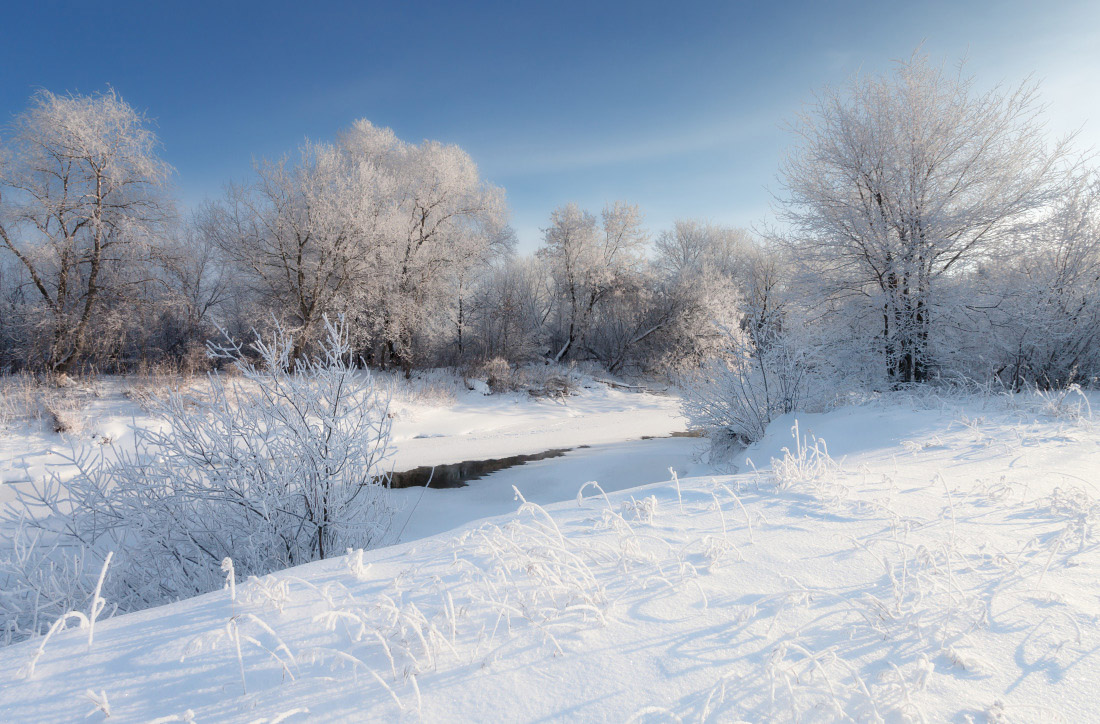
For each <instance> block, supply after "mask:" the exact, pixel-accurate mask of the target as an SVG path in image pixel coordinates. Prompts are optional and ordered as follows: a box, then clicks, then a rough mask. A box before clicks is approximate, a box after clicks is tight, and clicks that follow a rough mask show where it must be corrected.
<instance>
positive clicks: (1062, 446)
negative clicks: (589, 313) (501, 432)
mask: <svg viewBox="0 0 1100 724" xmlns="http://www.w3.org/2000/svg"><path fill="white" fill-rule="evenodd" d="M1049 412H1052V413H1054V414H1053V415H1051V414H1048V413H1049ZM1063 413H1064V411H1063V410H1053V411H1046V412H1044V411H1040V410H1038V409H1030V408H1023V409H1010V408H1009V407H1007V406H1006V404H1005V403H1004V402H1003V401H994V402H988V403H984V402H981V401H977V402H970V403H967V404H966V405H955V404H953V403H947V404H944V405H942V406H937V407H936V408H935V409H920V410H914V409H912V408H911V407H910V406H902V405H891V406H887V405H877V406H867V407H860V408H847V409H842V410H838V411H835V412H831V413H828V414H824V415H801V416H799V421H798V423H799V429H800V431H801V433H802V434H803V435H806V436H810V435H817V436H818V437H820V438H822V439H824V440H826V441H827V442H828V451H829V454H830V455H831V459H825V458H823V457H818V458H815V457H814V456H813V455H807V456H804V457H803V458H802V459H800V460H791V459H790V458H788V459H786V461H785V462H782V463H781V464H778V465H776V466H774V468H773V467H772V466H770V465H769V461H770V460H771V459H772V458H773V457H777V458H782V452H781V448H782V447H783V446H792V445H793V442H792V440H791V438H790V427H791V425H792V424H793V420H782V421H780V422H778V423H776V424H775V425H773V427H772V428H771V431H770V434H769V436H768V437H767V439H765V440H764V441H762V442H761V443H760V444H759V445H757V446H754V448H752V449H750V450H749V451H747V456H748V457H749V458H751V459H752V461H753V464H752V465H750V464H748V463H747V461H745V460H741V461H739V464H740V465H741V466H742V467H741V469H742V470H747V471H748V472H743V473H740V474H738V475H732V476H721V477H709V476H705V477H698V478H691V479H684V480H680V481H679V484H678V485H677V484H675V483H673V482H661V483H656V484H653V485H649V486H646V487H643V488H639V489H634V490H624V491H621V492H619V493H611V494H609V495H608V496H607V497H604V496H602V495H601V494H600V493H599V491H598V490H596V489H594V488H592V487H589V488H588V489H586V490H585V497H584V500H583V502H581V503H578V502H577V501H570V502H567V503H559V504H556V505H552V506H549V507H547V508H541V507H538V506H534V505H524V506H522V507H520V508H519V511H518V512H517V513H513V514H510V515H507V516H503V517H498V518H493V519H489V520H485V521H482V522H478V523H475V524H471V525H469V526H467V527H466V528H465V529H463V530H460V531H457V532H453V533H448V534H443V535H439V536H435V537H431V538H426V539H424V540H421V541H413V542H410V543H404V544H401V545H398V546H394V547H391V548H387V549H383V550H379V551H374V552H370V553H366V554H362V555H358V554H357V555H353V556H351V557H347V558H341V559H336V560H329V561H324V562H319V563H315V564H311V565H307V566H303V567H300V568H297V569H293V570H290V571H286V572H282V573H279V574H276V575H273V576H270V577H268V578H265V579H264V580H262V581H252V582H243V581H242V582H238V583H237V585H236V588H235V600H234V592H233V591H231V590H225V591H220V592H215V593H212V594H208V595H206V596H201V597H198V598H195V599H192V600H188V601H183V602H180V603H177V604H173V605H170V606H165V607H162V608H158V609H154V610H149V611H145V612H141V613H137V614H132V615H127V616H121V617H118V618H114V619H109V620H101V621H99V622H98V623H97V624H96V626H95V630H94V641H93V643H92V644H91V645H90V646H89V635H88V631H87V630H68V631H63V632H61V633H59V634H57V635H56V636H54V637H53V638H52V639H51V640H49V641H48V642H46V643H45V645H44V646H42V647H41V651H42V653H41V655H40V656H39V657H38V658H37V661H36V664H35V666H34V672H33V675H31V674H30V672H29V668H30V667H29V662H30V661H31V660H32V659H34V658H35V652H36V651H37V650H39V648H40V646H41V642H37V641H35V642H26V643H24V644H20V645H16V646H12V647H8V648H6V649H3V650H0V711H3V712H4V719H5V720H11V721H69V720H77V719H80V718H82V717H83V716H84V715H85V713H88V712H94V713H93V714H92V715H91V716H89V718H88V719H87V721H100V720H103V719H104V716H105V715H104V712H103V710H104V709H109V711H110V713H111V717H110V720H111V721H150V720H156V719H157V718H158V717H163V718H162V719H160V721H183V720H192V719H193V720H194V721H201V722H205V721H242V722H248V721H276V720H280V717H283V719H282V720H285V721H340V720H346V721H364V720H373V721H398V720H417V719H420V720H424V721H484V720H486V719H492V720H500V721H545V720H567V721H569V720H572V721H624V720H629V719H631V718H632V717H634V718H635V719H636V720H643V721H650V720H652V721H668V720H676V719H680V720H685V721H701V720H702V721H734V720H737V719H745V720H751V721H757V720H769V719H779V720H789V719H795V718H800V717H801V718H804V719H807V720H815V719H825V720H829V719H835V718H840V717H841V714H844V715H846V716H850V717H852V718H855V719H857V720H877V719H883V720H901V719H904V718H909V719H913V720H922V719H923V720H926V721H964V720H965V719H966V718H967V717H972V718H973V719H975V720H978V721H981V720H983V718H984V719H987V720H998V721H999V720H1002V719H1000V718H998V717H1003V718H1006V719H1007V720H1011V721H1017V720H1019V721H1057V720H1063V721H1073V722H1077V721H1089V720H1096V719H1098V718H1100V710H1098V708H1097V705H1096V704H1095V703H1094V701H1095V696H1094V695H1095V692H1096V690H1097V688H1098V687H1100V662H1098V659H1097V657H1098V656H1100V652H1098V647H1100V598H1098V596H1097V588H1096V580H1097V575H1098V573H1100V570H1098V568H1100V556H1098V551H1097V539H1096V537H1095V533H1094V531H1093V527H1094V526H1095V524H1096V522H1097V521H1098V520H1100V503H1098V502H1097V501H1098V499H1100V491H1098V490H1097V482H1098V481H1097V471H1100V431H1098V430H1097V429H1096V427H1095V426H1094V425H1093V424H1092V423H1091V422H1089V421H1087V420H1080V419H1076V418H1074V416H1073V415H1069V414H1063ZM809 444H811V445H812V439H811V440H810V442H809ZM817 449H818V450H821V449H822V448H821V447H820V446H818V448H817ZM547 462H553V461H547ZM754 466H755V467H756V468H757V469H758V471H757V472H753V471H752V468H753V467H754ZM517 470H518V469H517ZM773 471H778V473H779V474H778V475H777V474H776V472H773ZM474 485H476V483H475V484H474ZM472 489H473V486H471V488H467V489H464V490H459V491H454V492H455V494H456V495H461V494H462V493H463V492H470V491H471V490H472ZM521 492H522V488H521ZM520 502H521V501H517V502H516V503H515V505H517V506H519V505H520ZM238 645H239V650H240V654H239V656H238V653H237V651H238Z"/></svg>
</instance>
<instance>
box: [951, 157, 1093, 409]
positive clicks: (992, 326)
mask: <svg viewBox="0 0 1100 724" xmlns="http://www.w3.org/2000/svg"><path fill="white" fill-rule="evenodd" d="M958 293H959V294H960V296H962V295H964V294H965V296H966V299H965V300H964V301H963V303H962V306H961V312H960V314H959V315H958V316H959V317H960V318H959V319H958V320H957V325H958V327H959V329H960V330H961V334H959V335H958V337H959V338H958V339H957V340H956V343H957V345H958V346H959V347H960V348H962V349H963V350H964V353H965V354H966V356H967V359H965V360H963V361H961V364H967V365H969V366H970V367H973V368H975V369H974V370H973V373H974V374H975V375H976V376H977V375H981V374H983V373H984V374H992V375H993V376H994V377H995V378H996V379H999V380H1000V381H1001V382H1002V383H1004V384H1005V385H1006V386H1007V387H1009V388H1010V389H1014V390H1018V389H1020V388H1021V387H1022V386H1023V385H1038V386H1040V387H1044V388H1050V387H1064V386H1066V385H1068V384H1071V383H1074V382H1080V383H1086V384H1088V383H1094V382H1095V381H1096V380H1097V379H1098V378H1100V179H1098V178H1097V176H1096V174H1095V173H1092V174H1085V175H1081V176H1080V177H1078V178H1077V179H1076V182H1075V184H1074V185H1073V187H1072V188H1071V190H1070V191H1069V192H1068V193H1066V194H1065V195H1064V196H1063V197H1062V198H1061V199H1059V201H1058V202H1057V203H1056V204H1055V205H1054V206H1053V207H1052V208H1051V209H1050V210H1049V211H1048V212H1047V213H1045V214H1043V215H1042V216H1041V217H1039V218H1038V219H1036V220H1035V222H1034V223H1032V224H1029V225H1027V226H1026V227H1024V228H1022V229H1020V230H1019V231H1018V233H1017V234H1015V235H1014V238H1013V239H1012V240H1011V242H1010V243H1008V244H1006V245H1005V248H1004V250H1003V253H1002V254H1001V255H999V256H998V257H997V258H996V259H994V260H992V261H991V262H990V263H988V264H985V265H983V266H982V267H981V268H980V269H979V270H977V272H975V273H974V274H973V275H972V277H971V278H969V279H967V280H966V284H965V289H964V290H963V291H961V292H958ZM983 361H984V365H983V364H982V362H983ZM983 366H984V367H985V369H982V367H983Z"/></svg>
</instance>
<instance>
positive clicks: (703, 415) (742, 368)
mask: <svg viewBox="0 0 1100 724" xmlns="http://www.w3.org/2000/svg"><path fill="white" fill-rule="evenodd" d="M725 336H726V341H727V344H726V345H725V350H724V353H723V354H721V355H718V356H716V357H715V358H713V359H711V360H710V361H708V362H706V363H705V364H704V365H703V366H702V367H701V368H700V369H699V370H696V371H694V372H690V373H687V374H685V375H684V377H683V378H682V379H681V380H680V385H681V387H682V388H683V389H684V401H683V408H684V414H685V416H686V417H687V418H688V421H689V423H690V425H691V427H693V428H702V429H704V430H707V431H708V433H709V434H710V436H711V437H712V439H714V441H715V442H719V440H718V438H726V440H729V439H730V438H732V439H735V440H738V441H740V442H742V443H752V442H755V441H757V440H759V439H760V438H761V437H763V435H764V431H765V429H767V426H768V423H769V422H771V421H772V420H773V419H774V418H776V417H778V416H779V415H784V414H786V413H788V412H793V411H795V410H796V409H798V407H799V404H800V402H801V401H802V398H803V397H804V396H805V394H806V387H807V379H806V366H805V364H804V363H803V360H802V359H801V356H800V355H799V354H798V353H797V352H796V351H795V350H794V349H793V348H792V347H791V345H789V344H788V342H787V340H785V339H784V338H783V337H782V336H781V335H779V334H778V333H774V332H769V333H767V334H765V333H764V331H761V332H760V333H758V334H757V335H756V338H757V340H759V341H758V342H754V341H753V339H752V337H751V336H750V335H749V334H747V333H745V332H743V331H742V330H740V329H727V330H726V331H725ZM717 447H720V446H716V448H717Z"/></svg>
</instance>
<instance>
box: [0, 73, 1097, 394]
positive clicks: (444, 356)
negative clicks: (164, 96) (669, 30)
mask: <svg viewBox="0 0 1100 724" xmlns="http://www.w3.org/2000/svg"><path fill="white" fill-rule="evenodd" d="M1044 123H1045V109H1044V107H1043V105H1042V104H1041V102H1040V100H1039V97H1038V93H1037V88H1036V86H1034V85H1033V84H1030V83H1024V84H1021V85H1019V86H1016V87H1008V88H1005V87H996V88H993V89H991V90H986V91H981V90H978V89H977V87H976V86H975V84H974V81H973V80H972V79H971V78H968V77H966V76H965V74H964V73H963V72H962V70H961V69H960V70H958V71H952V70H949V69H946V68H945V67H943V66H939V65H936V64H934V63H932V62H931V61H930V60H929V59H928V58H926V57H924V56H921V55H919V54H917V55H914V56H913V57H911V58H910V59H909V60H907V61H904V62H900V63H898V64H896V66H895V67H894V68H893V69H892V70H890V71H888V72H886V73H883V74H878V75H861V76H857V77H855V78H853V79H852V80H851V81H850V82H848V83H847V84H845V85H842V86H840V87H837V88H826V89H824V90H822V91H821V92H820V93H819V94H818V95H817V96H816V97H815V98H814V99H813V100H812V102H811V103H809V104H808V105H807V106H806V108H805V110H804V111H803V112H802V113H801V114H800V115H798V116H797V117H796V118H795V119H794V120H793V122H792V123H791V124H790V129H791V134H792V140H793V143H792V146H791V149H790V150H789V152H788V153H787V155H786V157H785V158H784V160H783V162H782V164H781V166H780V170H779V180H780V185H779V189H778V192H777V194H776V200H777V202H776V205H775V208H776V217H775V220H774V221H773V222H772V223H771V224H770V225H767V226H764V225H762V226H761V228H758V229H756V230H755V231H753V232H749V231H746V230H743V229H735V228H727V227H723V226H720V225H715V224H710V223H706V222H701V221H691V220H683V221H679V222H677V223H676V224H675V225H674V226H673V228H671V229H667V230H664V231H661V232H660V233H656V234H654V233H651V232H649V231H648V230H647V229H646V228H645V226H644V221H643V216H642V212H641V210H640V209H639V208H638V207H636V206H633V205H630V204H627V203H623V202H616V203H611V204H608V205H607V206H606V207H605V208H603V209H602V210H598V211H597V212H594V211H592V210H586V209H581V208H579V207H577V206H575V205H567V206H563V207H560V208H557V209H554V210H553V211H552V212H551V214H550V216H549V219H548V221H547V226H546V228H545V229H544V230H543V236H542V243H541V246H540V247H539V249H538V250H537V252H535V253H533V254H528V255H522V254H518V253H517V252H516V250H515V236H514V234H513V232H512V230H511V229H510V227H509V225H508V209H507V203H506V199H505V193H504V190H503V189H501V188H498V187H496V186H493V185H492V184H490V183H488V182H487V181H486V180H485V179H484V178H482V176H481V174H480V173H479V171H478V168H477V166H476V164H475V163H474V162H473V160H472V159H471V158H470V156H469V155H468V154H467V153H465V152H464V151H463V150H462V149H460V148H458V147H457V146H453V145H445V144H440V143H436V142H431V141H424V142H422V143H419V144H415V143H408V142H405V141H402V140H400V139H398V138H397V137H396V136H395V135H394V133H393V132H392V131H391V130H389V129H384V128H378V127H376V126H373V125H371V124H370V123H369V122H367V121H365V120H361V121H357V122H356V123H354V124H352V125H351V126H350V127H349V128H347V129H346V130H344V131H343V132H341V133H340V134H339V135H338V136H337V137H336V138H335V139H334V140H332V141H307V142H305V143H304V144H303V145H302V146H301V147H300V148H298V149H296V150H295V151H294V152H293V153H289V154H287V155H286V156H284V157H282V158H279V159H275V160H261V161H258V162H256V163H255V164H254V168H253V170H252V173H251V176H250V177H249V178H248V179H246V180H245V181H243V182H240V183H232V184H229V185H228V186H227V187H226V189H225V191H224V193H223V194H221V195H220V196H219V197H218V198H216V199H214V200H211V201H208V202H205V203H203V204H202V205H200V206H199V207H198V208H196V209H193V210H192V211H191V212H190V213H189V214H186V215H183V214H180V213H178V212H177V210H176V207H175V205H174V204H173V203H172V201H171V199H170V196H169V191H168V189H169V187H168V182H169V179H170V176H171V173H172V169H171V168H170V167H169V166H168V165H167V164H166V163H165V162H164V161H163V160H162V159H161V158H160V156H159V152H160V147H159V144H158V141H157V139H156V136H155V134H154V133H153V131H152V129H151V124H150V123H149V121H148V119H147V118H146V117H145V116H144V115H142V114H141V113H139V112H137V111H136V110H134V109H133V108H132V107H131V106H129V105H128V104H126V103H125V102H124V101H123V100H122V99H121V98H120V97H119V96H118V94H117V93H115V92H114V91H108V92H106V93H101V94H96V95H92V96H75V95H55V94H53V93H50V92H47V91H42V92H40V93H37V94H36V95H35V96H34V97H33V98H32V99H31V101H30V104H29V106H28V108H27V109H26V110H24V111H23V112H22V113H20V114H19V115H17V116H16V117H15V119H14V121H13V122H12V123H11V124H10V126H9V127H8V129H7V132H6V133H5V134H4V135H3V136H2V137H0V367H3V368H7V369H45V370H51V371H55V372H66V371H71V370H73V369H78V368H82V367H83V368H88V367H94V368H96V369H100V370H120V371H121V370H126V369H131V368H133V367H134V366H137V365H140V364H142V363H149V362H153V363H160V362H168V363H171V364H173V365H176V366H180V367H188V366H191V367H197V366H201V364H202V360H203V359H204V358H203V355H202V352H203V349H204V345H205V341H206V340H207V339H209V338H212V337H215V336H218V331H219V330H225V331H226V332H228V333H229V334H230V335H231V336H234V337H235V338H238V339H243V338H248V337H249V336H250V332H251V330H252V329H256V330H260V331H262V330H264V329H267V328H270V327H271V326H272V325H274V324H276V323H278V324H279V325H282V326H284V327H285V328H286V329H288V330H290V331H292V332H293V334H294V338H295V340H296V344H297V345H298V348H297V349H295V350H294V354H295V355H297V354H301V353H302V352H303V351H304V350H306V349H307V348H309V347H310V345H312V344H313V343H314V342H315V340H316V338H317V335H318V333H319V331H320V330H321V329H322V328H323V324H322V321H321V320H323V319H324V318H325V317H326V316H328V317H329V318H336V317H342V318H343V319H345V320H347V323H348V328H349V335H350V344H351V346H352V349H353V350H354V353H355V355H356V358H357V359H361V360H363V362H364V363H365V364H367V365H370V366H374V367H379V368H389V367H393V368H399V369H402V370H404V371H406V372H409V371H411V370H412V369H415V368H420V367H434V366H449V365H457V366H472V365H478V364H481V363H484V362H488V361H490V360H501V359H503V360H504V361H506V362H508V363H511V364H522V363H528V362H536V361H547V362H571V361H577V360H593V361H596V362H598V363H600V364H602V365H603V366H604V367H605V368H607V369H608V370H610V371H612V372H621V373H637V372H640V373H654V372H662V373H671V374H674V375H678V376H681V377H682V376H684V375H687V376H688V377H691V379H692V380H693V381H694V383H695V385H696V386H697V387H701V388H706V387H707V386H708V385H710V386H711V387H713V386H714V385H718V384H719V383H718V380H719V379H721V380H724V382H721V384H720V385H719V386H720V387H722V388H723V389H725V388H728V386H729V385H730V384H733V383H732V382H731V380H733V381H735V382H736V383H737V384H739V385H741V386H746V385H747V387H745V389H746V390H747V391H749V392H750V393H751V394H750V395H749V396H750V397H752V398H754V399H755V398H757V397H759V394H758V393H761V392H762V394H763V399H764V400H765V401H764V402H763V403H758V404H756V408H758V409H760V408H761V405H763V409H765V410H772V409H782V408H784V407H789V406H790V405H791V404H793V402H792V401H793V400H794V399H796V398H798V397H800V396H801V397H804V396H805V395H809V394H811V393H812V391H813V390H812V389H811V388H814V389H817V390H821V389H830V390H837V389H851V388H852V387H853V386H856V387H860V388H863V389H867V388H870V389H888V388H891V387H904V386H908V385H914V384H922V383H926V382H942V381H958V380H970V381H977V382H980V383H994V384H999V385H1004V386H1005V387H1007V388H1010V389H1019V388H1020V387H1021V386H1024V385H1039V386H1045V387H1051V386H1064V385H1067V384H1072V383H1075V382H1080V383H1089V382H1092V381H1095V380H1096V378H1097V376H1098V375H1100V339H1098V336H1100V293H1098V291H1097V290H1098V286H1100V206H1098V199H1100V183H1098V180H1097V175H1096V172H1095V170H1094V169H1093V168H1092V166H1091V165H1090V163H1089V160H1090V159H1089V157H1088V156H1087V155H1085V154H1081V153H1079V152H1077V151H1075V150H1074V147H1073V146H1074V144H1073V140H1074V139H1073V137H1072V136H1070V137H1066V138H1062V139H1053V140H1052V139H1050V138H1049V134H1048V133H1047V132H1046V129H1045V126H1044ZM731 375H732V377H731ZM772 383H774V384H772ZM760 385H763V386H764V387H763V388H761V389H758V388H759V386H760ZM777 389H782V390H785V392H783V393H782V394H780V395H779V398H781V401H777V400H776V399H773V398H775V397H776V390H777ZM721 394H722V395H725V397H727V398H728V397H729V394H728V391H726V392H722V393H721ZM750 407H751V405H750Z"/></svg>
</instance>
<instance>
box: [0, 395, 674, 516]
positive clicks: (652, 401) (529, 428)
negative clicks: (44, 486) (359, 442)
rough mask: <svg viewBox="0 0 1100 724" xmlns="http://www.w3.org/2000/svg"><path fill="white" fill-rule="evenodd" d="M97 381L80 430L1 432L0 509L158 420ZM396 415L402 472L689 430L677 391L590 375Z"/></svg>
mask: <svg viewBox="0 0 1100 724" xmlns="http://www.w3.org/2000/svg"><path fill="white" fill-rule="evenodd" d="M95 387H96V390H95V396H94V398H93V399H92V400H91V401H90V402H89V404H88V406H87V407H86V408H85V410H84V411H83V412H82V413H81V416H82V417H83V418H84V420H85V423H84V427H83V429H82V430H81V431H80V433H79V434H74V435H65V436H61V435H57V434H54V433H51V432H48V431H46V430H44V429H42V426H41V425H30V424H22V425H17V426H12V427H9V428H8V429H2V428H0V505H2V504H3V503H5V502H7V501H9V500H11V498H12V497H13V494H12V492H11V490H10V489H5V486H4V485H3V484H4V483H9V484H10V483H18V482H21V481H26V480H33V479H41V478H42V477H43V476H44V475H45V474H46V473H47V472H48V471H51V470H52V471H54V472H58V473H59V474H61V475H64V474H65V470H66V466H65V461H64V457H65V456H68V455H71V454H72V447H73V446H76V447H77V448H78V449H79V448H86V447H93V446H99V445H102V444H103V443H104V441H109V444H110V445H113V446H119V447H125V448H127V449H132V446H133V427H134V426H139V427H148V426H150V425H154V424H155V421H154V420H153V418H151V417H150V416H149V414H148V413H146V412H145V411H144V410H143V409H142V408H141V407H140V406H138V405H137V404H136V403H135V402H133V401H131V400H130V399H129V398H128V397H127V396H126V394H125V392H126V383H125V382H124V381H122V380H121V379H118V378H104V379H102V380H100V381H99V382H97V383H96V385H95ZM392 411H393V415H394V421H393V428H392V438H391V441H392V449H393V457H392V459H391V466H392V469H394V470H399V471H400V470H408V469H411V468H415V467H419V466H421V465H440V464H444V463H455V462H461V461H463V460H483V459H488V458H499V457H507V456H512V455H520V454H531V453H538V452H543V451H545V450H550V449H557V448H575V447H578V446H581V445H603V444H607V443H614V442H624V441H628V440H638V439H640V438H642V437H643V436H651V437H663V436H667V435H670V434H672V433H673V432H679V431H683V430H686V429H687V421H686V420H685V419H684V417H683V415H682V414H681V413H680V409H679V398H677V397H675V396H674V395H668V394H663V395H658V394H643V393H637V392H630V391H623V390H617V389H613V388H611V387H608V386H605V385H602V384H599V383H596V382H593V381H588V382H587V383H586V384H585V386H582V387H581V388H580V389H579V390H578V394H576V395H574V396H569V397H566V398H564V399H562V398H536V397H532V396H530V395H527V394H525V393H522V394H521V393H512V394H504V395H491V396H486V395H483V394H481V393H480V392H478V391H476V390H474V391H467V390H465V389H459V390H458V391H457V393H456V396H455V399H454V400H453V402H449V403H447V404H439V403H438V402H437V401H434V400H428V401H420V400H413V401H408V400H405V399H402V398H401V397H400V396H399V395H397V396H395V399H394V400H393V402H392ZM671 464H672V463H671V462H670V463H668V464H666V465H664V466H662V467H661V470H664V469H666V468H668V466H669V465H671ZM653 480H656V478H653ZM582 482H583V481H582ZM569 495H572V493H570V494H569ZM566 497H568V496H566ZM502 512H503V511H502ZM482 515H484V514H482ZM478 517H481V516H478Z"/></svg>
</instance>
